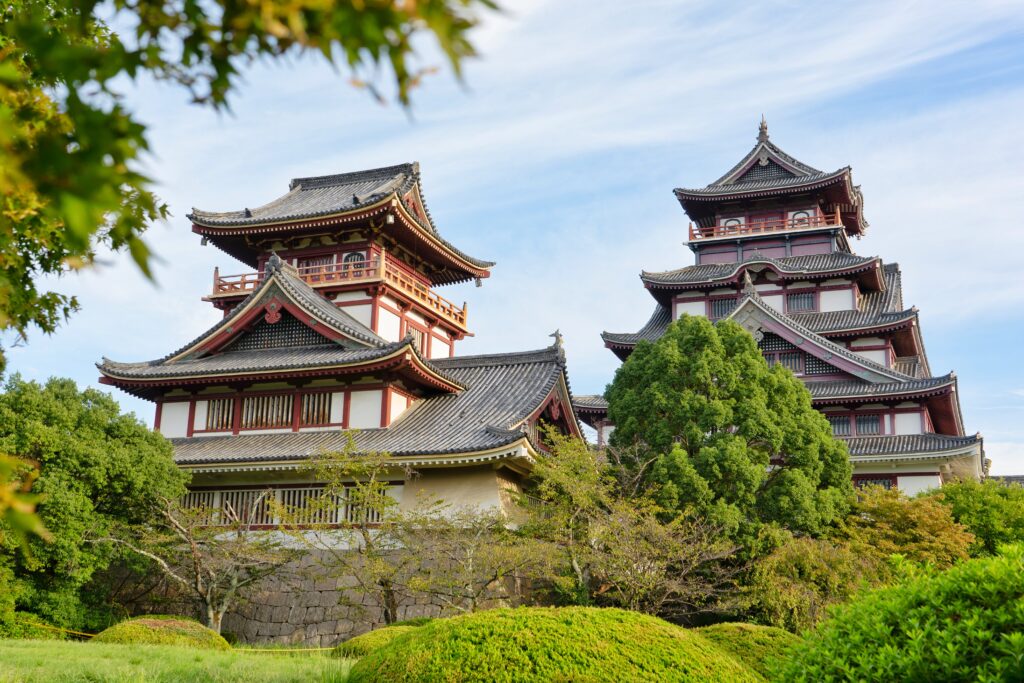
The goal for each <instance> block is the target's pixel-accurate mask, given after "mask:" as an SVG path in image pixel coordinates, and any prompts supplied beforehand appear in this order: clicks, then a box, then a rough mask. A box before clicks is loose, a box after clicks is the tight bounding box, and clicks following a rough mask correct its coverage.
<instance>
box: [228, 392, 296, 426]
mask: <svg viewBox="0 0 1024 683" xmlns="http://www.w3.org/2000/svg"><path fill="white" fill-rule="evenodd" d="M293 399H294V396H292V395H291V394H281V395H278V396H246V397H245V398H244V399H242V423H241V428H242V429H275V428H277V427H290V426H291V424H292V401H293Z"/></svg>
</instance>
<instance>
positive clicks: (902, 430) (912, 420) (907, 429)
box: [893, 413, 921, 434]
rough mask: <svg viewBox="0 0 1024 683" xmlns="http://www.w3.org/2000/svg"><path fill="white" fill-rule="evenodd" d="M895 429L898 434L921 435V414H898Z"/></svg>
mask: <svg viewBox="0 0 1024 683" xmlns="http://www.w3.org/2000/svg"><path fill="white" fill-rule="evenodd" d="M895 417H896V422H895V424H894V425H893V426H894V427H895V430H894V431H895V433H896V434H920V433H921V413H896V415H895Z"/></svg>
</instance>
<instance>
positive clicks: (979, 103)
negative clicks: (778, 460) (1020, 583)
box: [8, 0, 1024, 473]
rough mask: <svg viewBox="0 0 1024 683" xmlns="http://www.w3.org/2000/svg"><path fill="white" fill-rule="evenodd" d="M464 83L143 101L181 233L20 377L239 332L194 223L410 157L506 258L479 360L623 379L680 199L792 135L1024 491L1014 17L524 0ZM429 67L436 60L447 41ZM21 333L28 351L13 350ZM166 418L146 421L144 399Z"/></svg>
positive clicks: (285, 85)
mask: <svg viewBox="0 0 1024 683" xmlns="http://www.w3.org/2000/svg"><path fill="white" fill-rule="evenodd" d="M476 39H477V43H478V47H479V50H480V52H481V58H480V59H478V60H475V61H474V62H473V63H471V64H468V65H467V68H466V78H465V83H464V84H459V83H456V82H455V81H454V79H453V78H452V77H451V76H450V74H449V73H447V71H445V70H442V71H441V73H439V74H438V75H436V76H432V77H430V78H428V80H427V81H426V84H425V87H424V88H423V89H422V90H420V91H418V92H417V93H416V94H415V105H414V110H413V113H412V114H413V115H412V117H410V116H408V115H407V114H406V113H405V112H403V111H402V110H400V109H399V108H397V107H395V106H379V105H377V104H376V103H374V102H373V101H372V100H371V99H370V98H369V97H368V96H367V95H366V93H364V92H361V91H358V90H355V89H353V88H352V87H350V86H349V85H348V83H347V75H346V74H344V73H338V72H336V71H334V70H332V69H331V68H329V67H327V66H325V65H323V64H321V63H319V62H317V61H315V60H312V59H304V58H296V59H291V60H289V61H288V63H286V64H271V63H258V64H256V65H254V66H253V67H252V68H250V69H248V70H247V71H246V72H245V82H244V83H243V84H242V86H241V88H240V90H239V92H238V94H237V95H236V96H235V97H234V98H233V100H232V109H233V111H232V113H231V114H217V113H214V112H211V111H208V110H204V109H201V108H198V107H195V106H193V105H189V104H188V103H187V97H186V95H185V93H183V92H181V91H179V90H175V89H173V88H169V87H166V86H159V85H154V84H152V83H147V82H143V83H139V84H134V85H130V86H129V87H127V88H126V95H127V102H128V104H129V105H130V106H131V107H132V108H133V109H134V110H135V111H136V112H137V114H138V116H139V117H140V118H141V119H142V120H144V121H145V122H146V123H147V124H148V125H149V127H150V141H151V144H152V148H153V155H152V157H151V158H150V159H149V160H148V161H147V165H148V169H147V170H148V172H149V173H150V174H151V176H152V177H153V178H154V179H155V180H156V181H157V184H158V185H157V189H158V192H159V193H160V195H161V196H162V197H163V198H164V199H165V200H166V201H167V202H168V203H169V205H170V207H171V211H172V213H173V214H174V215H173V218H172V219H171V220H170V221H168V222H167V223H166V224H161V225H155V226H153V228H152V229H151V231H150V232H149V237H148V240H149V242H150V244H151V246H152V247H153V248H154V250H155V251H156V252H157V253H158V254H159V255H160V257H161V259H162V262H161V263H159V264H158V265H157V267H156V279H157V284H156V285H153V284H151V283H148V282H147V281H146V280H145V279H143V278H142V277H141V276H140V275H139V273H138V272H137V271H136V270H135V268H134V267H133V266H132V265H131V264H130V263H129V262H128V261H127V260H126V259H125V258H123V257H120V256H113V255H109V256H105V257H104V259H103V265H101V266H100V267H98V268H96V269H95V270H93V271H90V272H87V273H84V274H81V275H75V276H69V277H66V278H63V279H61V280H59V281H57V282H55V283H54V287H55V288H57V289H59V290H61V291H67V292H74V293H76V294H77V295H78V296H79V298H80V299H81V302H82V305H83V311H82V312H81V313H79V314H78V315H76V316H75V317H74V318H73V319H72V320H71V321H70V322H69V323H68V324H67V325H65V326H64V327H63V328H62V329H61V330H60V331H59V332H58V333H57V334H55V335H53V336H51V337H46V336H43V335H41V334H33V335H32V336H31V337H30V339H29V342H28V344H27V345H24V346H20V347H18V348H14V349H12V350H11V351H10V370H11V371H14V372H20V373H22V374H23V375H24V376H26V377H29V378H33V379H40V380H41V379H45V378H46V377H48V376H50V375H60V376H68V377H72V378H74V379H75V380H77V381H78V382H79V383H81V384H90V385H96V378H97V372H96V370H95V368H94V366H93V363H94V362H95V361H97V360H99V358H100V357H101V356H108V357H110V358H114V359H117V360H126V361H127V360H145V359H150V358H156V357H159V356H162V355H164V354H166V353H167V352H169V351H170V350H172V349H174V348H177V347H178V346H180V345H181V344H182V343H184V342H185V341H188V340H189V339H191V338H192V337H194V336H195V335H197V334H199V333H200V332H202V331H203V330H204V329H206V328H207V327H208V326H209V325H211V324H212V323H213V322H215V321H216V320H217V318H218V314H217V312H216V311H215V310H214V309H213V308H212V307H210V306H209V305H208V304H205V303H203V302H201V301H200V297H202V296H203V295H204V294H206V293H208V291H209V289H210V285H211V280H212V270H213V268H214V266H220V269H221V272H222V273H234V272H244V271H246V270H248V269H247V268H246V267H245V266H242V265H241V264H238V263H237V262H234V261H233V260H232V259H231V258H230V257H228V256H226V255H225V254H223V253H221V252H219V251H217V250H216V249H215V248H213V247H201V246H200V245H199V239H198V237H196V236H195V235H193V234H192V233H191V232H190V230H189V223H188V221H187V219H186V218H185V214H187V213H188V211H189V209H190V207H192V206H198V207H201V208H204V209H212V210H229V209H237V208H240V207H243V206H253V205H256V204H260V203H263V202H265V201H269V200H270V199H273V198H275V197H277V196H279V195H280V194H282V193H283V192H284V191H286V189H287V183H288V180H289V179H290V178H292V177H296V176H308V175H317V174H326V173H337V172H343V171H351V170H358V169H361V168H369V167H374V166H382V165H388V164H394V163H398V162H402V161H412V160H416V161H419V162H420V163H421V166H422V171H423V177H424V190H425V196H426V200H427V202H428V204H429V206H430V208H431V211H432V213H433V215H434V218H435V220H436V221H437V223H438V225H439V227H440V229H441V231H442V232H443V233H444V234H445V236H446V237H448V238H449V239H450V240H451V241H452V242H454V243H455V244H456V245H458V246H460V247H461V248H463V249H464V250H465V251H467V252H469V253H471V254H473V255H475V256H479V257H481V258H488V259H491V260H495V261H497V262H498V265H497V267H495V268H494V270H493V276H492V277H491V278H490V279H489V280H487V281H485V283H484V286H483V287H482V288H480V289H476V288H473V287H472V286H471V285H463V286H456V287H446V288H443V289H442V290H441V293H442V294H443V295H444V296H446V297H448V298H450V299H452V300H454V301H459V302H461V301H463V300H466V301H468V302H469V315H470V326H471V328H473V329H474V330H475V331H476V337H474V338H472V339H469V340H466V341H464V342H462V343H461V345H460V347H459V352H460V353H483V352H492V351H502V350H519V349H529V348H538V347H541V346H545V345H547V344H549V343H550V341H551V340H550V338H549V337H548V335H549V334H550V333H551V332H552V331H553V330H554V329H555V328H560V329H561V331H562V333H563V334H564V335H565V340H566V348H567V353H568V358H569V370H570V373H571V379H572V383H573V388H574V390H575V391H576V392H578V393H597V392H600V391H602V390H603V388H604V385H605V384H606V383H607V382H608V381H609V380H610V378H611V376H612V374H613V372H614V370H615V368H616V367H617V361H616V359H615V357H614V356H613V355H612V354H611V352H609V351H607V350H606V349H604V348H603V346H602V344H601V340H600V338H599V333H600V332H601V330H612V331H631V330H634V329H636V328H638V327H639V326H640V325H642V324H643V322H644V321H645V320H646V319H647V317H648V316H649V314H650V311H651V308H652V306H653V300H652V299H651V298H650V296H649V295H648V294H647V293H646V292H645V291H644V289H643V287H642V286H641V284H640V281H639V279H638V277H637V275H638V273H639V272H640V270H641V269H647V270H660V269H668V268H675V267H680V266H683V265H688V264H690V263H692V255H691V253H690V251H689V250H688V249H687V248H686V247H685V245H684V240H685V239H686V224H687V220H686V217H685V215H684V214H683V212H682V210H681V209H680V208H679V206H678V204H677V203H676V202H675V200H674V199H673V197H672V195H671V189H672V188H673V187H679V186H684V187H694V186H702V185H704V184H706V183H707V182H709V181H710V180H712V179H714V178H716V177H718V176H719V175H720V174H721V173H722V172H724V171H725V170H726V169H728V168H729V167H730V166H731V165H732V164H733V163H734V162H735V161H737V160H738V159H739V158H740V157H741V156H742V155H743V154H745V153H746V152H747V151H748V149H749V148H750V147H751V146H752V144H753V143H754V138H755V136H756V132H757V123H758V121H759V119H760V116H761V114H762V113H764V114H765V115H766V116H767V118H768V124H769V130H770V133H771V135H772V139H773V141H775V142H776V143H777V144H779V145H780V146H782V147H783V149H785V150H787V151H788V152H790V153H791V154H794V155H795V156H797V157H798V158H800V159H801V160H803V161H805V162H807V163H809V164H811V165H813V166H816V167H818V168H822V169H826V170H832V169H835V168H839V167H841V166H845V165H847V164H849V165H851V166H852V167H853V172H854V178H855V180H856V181H857V182H858V183H860V184H861V185H862V187H863V190H864V195H865V214H866V216H867V218H868V220H869V222H870V223H871V228H870V229H869V231H868V236H867V237H866V238H865V239H863V240H861V241H859V242H856V243H855V245H854V248H855V250H856V251H857V252H858V253H861V254H871V255H876V254H877V255H881V256H883V257H884V258H885V259H886V260H887V261H898V262H899V263H900V264H901V265H902V267H903V273H904V276H903V280H904V291H905V301H906V303H907V305H916V306H918V307H919V308H920V309H921V312H922V327H923V331H924V334H925V341H926V345H927V348H928V352H929V356H930V360H931V365H932V369H933V371H934V372H935V373H936V374H941V373H944V372H946V371H948V370H949V369H955V370H956V371H957V374H958V376H959V378H960V391H961V399H962V403H963V410H964V415H965V421H966V425H967V427H968V430H969V431H975V430H977V431H981V432H982V433H983V434H984V436H985V437H986V450H987V454H988V457H990V458H991V459H992V460H993V472H995V473H1024V360H1022V359H1021V353H1020V350H1021V346H1022V342H1021V340H1022V339H1024V315H1022V314H1021V310H1024V271H1022V269H1021V267H1020V260H1021V252H1022V251H1024V227H1022V226H1021V222H1022V221H1024V163H1022V161H1021V150H1022V149H1024V120H1022V118H1021V115H1020V112H1021V111H1024V7H1022V6H1021V4H1020V3H1019V2H986V1H976V2H970V3H964V2H941V1H934V0H933V1H931V2H890V1H885V2H873V1H870V0H866V1H861V2H856V3H853V2H850V3H847V2H832V3H820V2H797V1H786V2H783V1H765V2H757V3H749V2H747V3H744V2H721V1H715V2H703V1H693V2H634V3H619V2H603V3H594V2H584V1H583V0H531V1H528V2H511V1H510V2H507V3H505V12H504V13H503V14H502V15H500V16H492V17H490V18H488V20H487V21H486V22H485V25H484V26H483V27H482V28H481V29H480V30H479V32H478V33H477V35H476ZM423 54H424V62H425V63H427V64H431V63H436V64H439V65H440V64H441V60H440V59H438V58H437V57H436V56H435V55H434V53H433V52H432V51H431V50H430V48H429V46H426V47H425V49H424V53H423ZM9 341H10V340H8V342H9ZM115 397H116V398H117V399H118V400H119V401H120V402H121V403H122V405H124V406H125V407H126V408H127V409H131V410H135V411H136V412H137V413H138V414H139V415H140V416H141V417H142V418H143V419H145V420H147V421H150V422H151V421H152V413H153V410H152V406H151V405H150V404H147V403H145V402H142V401H138V400H136V399H133V398H131V397H128V396H126V395H124V394H120V393H117V394H115Z"/></svg>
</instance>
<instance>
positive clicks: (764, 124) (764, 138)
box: [757, 114, 768, 142]
mask: <svg viewBox="0 0 1024 683" xmlns="http://www.w3.org/2000/svg"><path fill="white" fill-rule="evenodd" d="M757 141H758V142H768V120H767V119H765V117H764V114H761V125H760V126H759V127H758V129H757Z"/></svg>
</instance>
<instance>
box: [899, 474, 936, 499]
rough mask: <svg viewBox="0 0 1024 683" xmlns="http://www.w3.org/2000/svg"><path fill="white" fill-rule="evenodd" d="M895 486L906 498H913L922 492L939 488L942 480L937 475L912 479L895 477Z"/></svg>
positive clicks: (919, 476) (918, 476)
mask: <svg viewBox="0 0 1024 683" xmlns="http://www.w3.org/2000/svg"><path fill="white" fill-rule="evenodd" d="M896 486H898V487H899V489H900V491H903V493H905V494H907V495H908V496H913V495H914V494H917V493H921V492H922V491H928V490H930V489H937V488H939V487H940V486H942V479H941V478H940V477H939V475H938V473H936V474H929V475H917V476H913V477H896Z"/></svg>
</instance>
